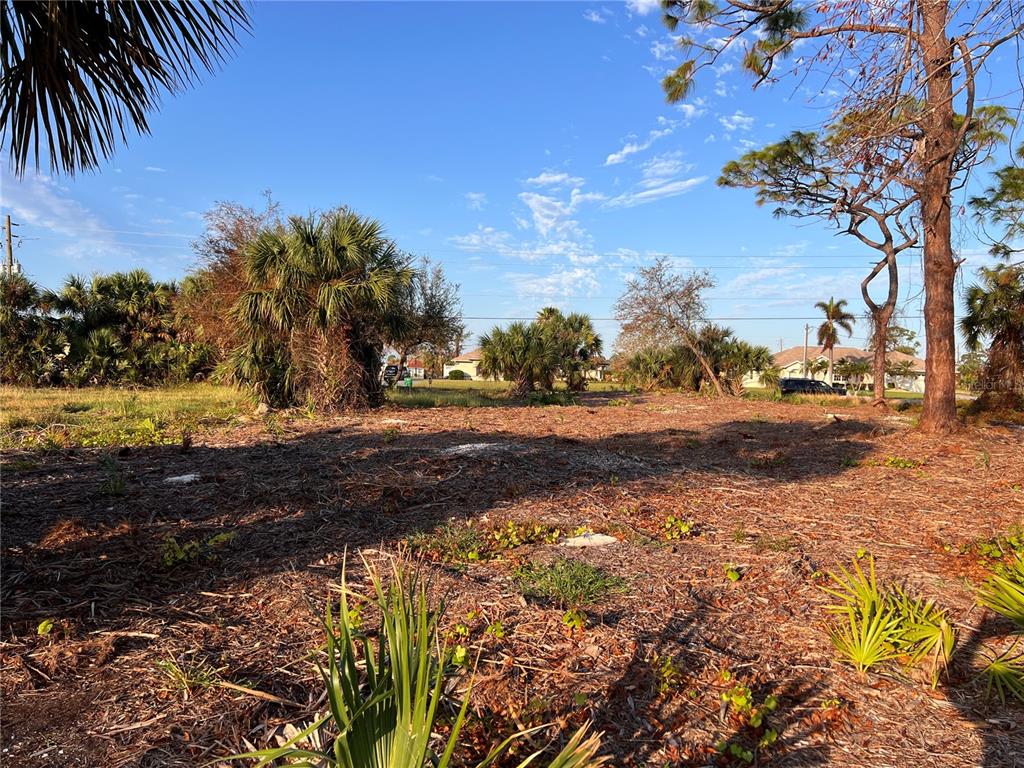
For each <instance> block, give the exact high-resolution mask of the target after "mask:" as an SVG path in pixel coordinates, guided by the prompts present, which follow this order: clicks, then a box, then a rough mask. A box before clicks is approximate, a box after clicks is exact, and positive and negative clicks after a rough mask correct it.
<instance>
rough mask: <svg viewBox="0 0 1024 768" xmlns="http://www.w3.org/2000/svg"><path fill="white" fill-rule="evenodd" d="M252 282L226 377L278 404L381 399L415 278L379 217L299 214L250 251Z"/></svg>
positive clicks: (237, 315) (238, 307)
mask: <svg viewBox="0 0 1024 768" xmlns="http://www.w3.org/2000/svg"><path fill="white" fill-rule="evenodd" d="M244 259H245V266H246V272H247V275H248V281H249V287H248V290H247V291H245V292H244V293H243V294H242V295H241V296H239V298H238V301H237V302H236V303H235V306H234V307H233V309H232V318H233V321H234V322H235V324H236V326H237V331H238V336H239V338H241V339H242V340H243V341H242V343H241V345H240V346H239V347H237V348H236V349H235V350H234V351H233V352H232V353H231V355H230V356H229V358H228V360H227V363H226V369H225V370H226V373H227V374H228V376H229V377H230V378H232V379H234V380H235V381H236V382H238V383H241V384H245V385H248V386H250V387H251V388H252V389H253V391H254V393H255V394H256V395H257V397H259V398H260V399H261V401H263V402H266V403H268V404H270V405H295V404H297V403H298V402H300V401H305V402H309V403H312V404H313V405H316V406H319V407H326V408H340V407H365V406H374V405H379V404H380V403H381V402H383V399H384V395H383V389H382V388H381V381H380V364H381V350H382V349H383V346H384V340H385V339H386V338H389V337H391V338H393V337H394V336H396V335H398V334H399V333H400V332H401V329H400V328H399V327H398V326H399V325H400V324H401V322H402V320H403V318H402V315H401V313H400V312H399V309H400V307H401V301H400V300H401V297H402V294H403V292H404V291H405V290H406V289H407V287H408V285H409V283H410V282H411V281H412V279H413V277H414V276H415V270H413V269H412V268H411V267H410V266H409V260H408V257H406V256H404V255H403V254H401V253H400V252H399V251H398V249H397V248H396V246H395V244H394V243H393V242H392V241H391V240H388V239H387V238H386V237H385V235H384V229H383V227H382V226H381V224H380V222H378V221H376V220H374V219H370V218H364V217H361V216H359V215H358V214H356V213H354V212H352V211H350V210H348V209H340V210H337V211H332V212H330V213H327V214H324V215H322V216H321V217H319V219H317V218H314V217H312V216H309V217H307V218H302V217H299V216H293V217H291V218H290V219H289V220H288V224H287V226H284V227H280V228H278V227H274V228H269V229H265V230H263V231H262V232H260V234H259V235H258V236H257V237H256V239H255V240H254V241H253V242H252V243H251V244H250V245H249V246H248V247H247V248H246V250H245V254H244Z"/></svg>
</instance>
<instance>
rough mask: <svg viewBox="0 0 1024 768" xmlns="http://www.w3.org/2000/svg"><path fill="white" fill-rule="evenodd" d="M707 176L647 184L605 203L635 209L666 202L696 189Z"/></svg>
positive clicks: (614, 206)
mask: <svg viewBox="0 0 1024 768" xmlns="http://www.w3.org/2000/svg"><path fill="white" fill-rule="evenodd" d="M707 178H708V177H707V176H696V177H694V178H692V179H676V180H674V181H668V180H665V181H663V182H661V183H657V184H646V185H643V186H644V187H645V188H644V189H641V190H638V191H634V192H625V193H623V194H621V195H617V196H616V197H613V198H612V199H611V200H609V201H608V202H607V203H605V206H606V207H608V208H633V207H635V206H638V205H644V204H645V203H653V202H655V201H657V200H664V199H665V198H668V197H676V196H677V195H682V194H685V193H686V192H689V191H690V190H691V189H693V188H694V187H696V186H698V185H700V184H702V183H704V182H705V181H707Z"/></svg>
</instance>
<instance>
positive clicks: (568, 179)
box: [526, 171, 584, 189]
mask: <svg viewBox="0 0 1024 768" xmlns="http://www.w3.org/2000/svg"><path fill="white" fill-rule="evenodd" d="M583 182H584V180H583V179H581V178H580V177H579V176H570V175H569V174H568V173H565V172H563V171H541V172H540V173H539V174H537V175H536V176H532V177H531V178H529V179H527V180H526V183H527V184H529V185H530V186H534V187H553V188H555V189H557V188H559V187H579V186H582V185H583Z"/></svg>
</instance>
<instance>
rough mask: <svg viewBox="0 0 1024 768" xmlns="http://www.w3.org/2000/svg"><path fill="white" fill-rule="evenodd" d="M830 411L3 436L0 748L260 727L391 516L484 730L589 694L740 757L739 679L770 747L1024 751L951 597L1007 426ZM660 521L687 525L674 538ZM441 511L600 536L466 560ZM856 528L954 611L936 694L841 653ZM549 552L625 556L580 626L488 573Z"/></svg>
mask: <svg viewBox="0 0 1024 768" xmlns="http://www.w3.org/2000/svg"><path fill="white" fill-rule="evenodd" d="M829 411H830V409H826V408H823V407H819V406H813V405H789V404H774V403H768V402H746V401H730V402H727V403H722V402H716V401H712V400H705V399H699V398H695V397H688V396H684V395H664V396H659V395H649V396H632V397H628V398H625V399H622V398H616V396H614V395H612V394H592V395H588V396H587V397H586V400H585V403H584V404H583V405H581V406H578V407H548V408H525V407H523V408H518V407H516V408H513V407H482V408H434V409H423V410H414V409H397V408H391V409H388V410H385V411H380V412H375V413H372V414H368V415H365V416H358V417H356V416H353V417H343V418H337V419H332V420H326V421H324V420H319V421H315V420H309V419H305V418H296V419H295V420H293V421H280V420H276V419H275V420H272V421H271V422H270V423H269V424H266V423H264V422H262V421H255V420H254V421H252V422H250V423H248V424H245V425H243V426H241V427H238V428H234V429H231V430H229V431H225V432H218V433H210V434H208V435H207V436H205V437H203V436H197V437H195V438H194V439H193V441H192V444H191V445H187V446H180V447H179V446H161V447H152V448H132V449H123V450H121V451H120V452H118V451H116V450H114V451H111V450H88V449H74V450H66V451H55V452H50V453H26V452H19V451H7V452H6V453H5V457H4V458H5V467H4V473H3V499H2V501H3V531H2V546H3V604H2V610H3V615H2V643H0V651H2V661H3V686H2V694H3V728H2V750H3V751H2V754H0V762H2V763H3V764H4V765H5V766H8V765H9V766H12V767H13V766H104V767H107V766H111V767H113V766H129V765H130V766H179V765H181V766H186V765H187V766H191V765H200V764H204V763H207V762H209V761H211V760H214V759H215V758H217V757H218V756H223V755H227V754H229V753H231V752H235V751H241V750H243V749H244V748H246V744H247V743H249V744H251V745H256V746H265V745H267V744H272V743H277V742H275V741H273V739H275V738H277V737H278V736H280V734H282V733H283V732H284V731H285V726H286V725H287V724H289V723H294V724H301V723H304V722H308V720H309V719H310V718H311V717H312V716H313V715H314V714H315V713H316V712H317V711H319V710H320V708H321V707H322V704H323V700H322V698H321V693H322V688H321V686H320V685H319V681H318V677H317V673H316V669H315V667H314V666H313V663H312V658H313V656H314V655H315V651H316V649H317V648H318V646H319V645H320V642H321V640H320V637H321V628H320V625H319V623H318V621H319V614H320V612H322V610H323V607H324V605H325V601H326V599H327V598H328V596H329V590H330V586H331V585H332V584H333V585H337V584H338V583H339V580H340V575H341V565H342V560H343V558H344V557H345V552H346V550H347V552H348V560H349V564H348V570H349V579H350V581H352V582H354V583H356V584H359V583H361V580H362V579H363V576H364V574H363V569H362V566H361V564H360V562H359V557H358V554H359V553H362V554H363V555H364V556H366V557H368V558H371V559H373V558H376V557H379V556H380V554H379V551H380V550H384V551H387V552H394V551H396V550H397V549H398V547H399V546H400V545H401V544H402V543H403V542H406V541H408V540H410V539H414V540H415V541H416V542H418V543H419V546H420V550H421V551H422V552H423V553H424V557H425V558H426V559H427V565H426V566H425V567H426V568H427V569H428V570H429V571H430V575H431V577H432V579H433V582H432V583H433V588H434V589H435V590H436V591H437V594H438V595H439V596H440V595H445V596H446V597H447V601H448V612H447V618H446V627H445V628H446V630H450V631H451V633H452V635H451V636H452V638H453V642H461V643H465V644H466V645H467V646H468V648H469V656H470V658H471V659H474V658H475V657H476V654H477V653H478V652H479V653H480V661H479V665H478V667H477V671H476V677H475V682H474V686H473V691H472V703H473V713H474V717H473V720H472V723H471V726H470V729H469V731H468V732H467V739H470V740H472V741H474V743H475V744H476V745H477V747H478V751H479V753H480V754H481V755H482V754H483V753H484V752H485V751H486V748H487V746H489V745H490V744H493V743H494V742H495V741H496V740H497V739H498V736H499V734H501V733H507V732H509V731H511V730H516V729H517V728H519V727H521V726H529V725H533V724H539V723H544V722H556V723H558V724H560V725H561V726H563V728H564V729H565V730H568V729H569V728H570V727H572V726H573V725H575V724H579V723H582V722H584V721H586V720H588V719H592V720H594V722H595V723H596V726H597V728H598V729H599V730H602V731H604V734H605V736H604V743H605V748H604V751H605V753H607V754H610V755H612V756H613V760H612V764H613V765H616V766H677V765H713V764H718V765H726V764H729V765H744V764H746V763H745V762H744V761H743V760H742V758H739V757H733V756H730V755H728V754H721V753H720V752H719V751H718V750H717V749H716V746H717V747H719V748H721V746H722V745H723V744H728V743H730V742H731V741H732V740H736V739H742V738H743V734H742V733H740V730H741V726H739V725H737V723H736V721H735V718H731V717H730V714H729V713H728V712H726V711H725V707H724V706H723V705H722V703H721V695H722V694H723V693H726V692H728V691H729V690H730V689H732V688H733V686H735V685H736V684H737V682H740V683H742V684H743V685H746V686H748V687H749V688H750V690H751V695H752V696H753V698H754V701H755V702H760V701H763V700H764V699H765V697H766V696H767V695H769V694H771V695H774V696H775V697H777V700H778V707H777V709H776V710H775V711H774V712H772V714H771V721H772V723H773V727H774V728H775V729H776V730H777V731H778V734H779V736H778V740H777V741H776V742H775V743H774V744H772V745H769V746H766V747H765V748H764V749H763V750H762V751H761V753H760V755H759V757H758V760H759V762H760V764H762V765H768V764H770V765H793V766H810V765H844V766H899V768H909V767H910V766H986V767H988V768H995V767H996V766H1015V765H1024V708H1022V707H1021V706H1020V705H1017V704H1013V703H1007V704H1005V705H1004V704H1000V703H999V702H998V701H996V700H994V699H992V698H987V697H986V695H985V693H986V691H985V683H984V681H981V680H979V679H978V678H977V670H978V668H979V667H980V666H981V664H982V660H983V658H984V655H985V654H986V653H991V652H992V651H1002V650H1005V649H1006V648H1007V647H1009V646H1010V645H1011V643H1012V635H1011V632H1012V630H1011V627H1010V626H1009V625H1008V624H1004V623H1003V621H1002V620H1001V619H997V618H996V617H995V615H994V614H992V613H990V612H987V611H986V610H983V609H980V608H978V607H976V606H975V605H974V601H973V597H972V592H971V591H970V585H971V584H977V583H978V582H979V581H980V580H981V579H983V578H984V577H985V574H986V570H985V568H984V567H983V564H982V563H981V562H980V559H979V556H978V554H977V552H976V551H975V548H973V547H972V543H974V542H976V541H979V540H987V539H992V538H994V537H997V536H999V535H1001V534H1005V533H1006V532H1007V531H1008V530H1010V529H1011V528H1012V526H1013V525H1015V524H1020V523H1022V522H1024V431H1022V430H1021V429H1020V428H1019V427H1011V426H991V427H987V428H984V429H975V428H971V429H968V430H966V431H964V432H963V433H961V434H959V435H957V436H956V437H954V438H951V439H947V440H942V441H938V442H936V441H934V440H931V439H929V438H926V437H924V436H922V435H920V434H918V433H916V432H915V431H913V429H912V428H911V426H910V424H909V419H906V418H904V417H903V416H900V415H899V414H895V413H890V414H888V415H885V414H879V413H878V412H876V411H873V410H871V409H870V408H869V407H868V406H861V407H857V408H845V409H842V408H840V409H836V410H834V415H832V414H831V413H830V412H829ZM836 417H838V418H836ZM190 473H197V474H198V475H199V479H198V480H197V481H196V482H192V483H182V484H175V483H168V482H166V478H169V477H174V476H182V475H186V474H190ZM669 516H674V517H676V518H678V519H686V520H688V521H692V522H693V523H695V526H694V529H693V531H692V532H691V533H696V534H697V535H689V533H688V534H686V535H681V536H680V537H679V538H666V525H667V526H668V532H669V533H671V532H672V530H673V529H672V524H671V522H670V521H668V518H669ZM452 518H454V519H455V520H456V521H457V522H458V523H459V524H460V526H461V525H464V522H465V521H468V522H470V523H471V524H472V530H473V531H474V532H477V533H478V534H479V535H480V536H482V537H484V538H485V539H486V538H491V537H492V533H493V530H495V529H500V528H501V527H502V526H504V525H505V524H506V523H507V522H508V521H513V522H530V523H534V522H536V523H540V524H542V525H543V526H547V527H549V528H558V529H559V530H560V531H562V532H564V533H569V534H571V533H573V532H575V531H576V530H577V529H580V528H588V529H589V530H591V531H594V532H599V533H606V534H610V535H612V536H614V537H615V538H616V539H617V541H616V543H614V544H609V545H607V546H603V547H595V548H586V549H568V548H565V547H560V546H558V545H556V544H553V543H550V542H548V541H543V540H542V541H538V542H534V543H530V544H524V545H522V546H515V547H509V548H508V549H506V550H504V551H502V552H500V553H499V554H500V555H501V556H500V557H491V558H480V559H472V558H460V557H459V556H458V552H456V551H455V550H454V549H448V550H447V551H446V546H447V545H446V544H444V540H441V539H439V538H438V537H437V536H434V537H431V536H426V537H422V536H421V537H419V538H416V534H417V533H418V532H427V533H429V532H433V531H435V530H436V529H438V528H439V527H440V526H443V525H444V524H445V522H446V521H448V520H449V519H452ZM451 530H463V528H460V527H451V528H449V531H451ZM171 540H173V542H174V544H171V543H170V542H171ZM432 541H434V542H441V543H440V544H439V545H437V546H432V545H431V542H432ZM175 546H176V547H177V549H175ZM858 551H859V553H860V555H861V556H862V558H863V557H864V556H865V554H866V553H870V554H871V555H873V556H874V558H875V562H876V565H877V568H878V572H879V575H880V577H882V578H885V579H895V580H897V581H900V582H902V583H904V584H905V585H906V586H907V587H908V588H910V589H911V590H912V591H913V592H914V593H916V594H919V595H921V596H924V597H934V598H935V599H936V600H937V601H938V603H939V604H940V605H941V606H943V607H945V608H947V609H948V610H949V614H950V617H951V618H952V619H953V620H954V621H955V623H956V626H957V629H958V632H959V637H958V642H957V652H956V654H955V656H954V661H953V665H952V668H951V669H950V671H949V675H948V678H947V679H944V680H942V681H941V682H940V684H939V685H938V687H937V688H936V689H935V690H932V689H931V687H930V686H929V684H928V683H927V682H926V681H924V680H923V679H920V678H918V677H916V676H915V675H914V674H913V673H910V672H903V671H901V669H900V667H899V666H898V665H894V666H891V667H886V668H884V669H882V670H881V671H879V672H878V673H875V672H870V673H868V674H867V675H865V676H860V675H858V674H857V673H856V672H855V671H854V670H853V669H852V668H850V667H848V666H845V665H843V664H842V663H840V662H839V661H837V660H836V657H835V653H834V651H833V648H832V645H831V643H830V641H829V637H828V634H827V632H826V630H825V627H824V621H825V619H826V614H825V612H824V611H823V607H824V606H825V605H826V604H827V603H828V602H829V600H830V599H829V597H828V596H827V595H826V594H824V593H823V592H822V591H821V589H820V588H819V587H820V585H822V584H824V583H826V579H825V576H824V575H823V574H824V573H825V572H826V571H829V570H834V569H835V568H836V567H837V566H838V565H841V564H849V563H850V562H851V560H852V559H853V558H854V557H855V556H856V554H857V553H858ZM560 555H562V556H567V557H572V558H580V559H585V560H587V561H589V562H590V563H592V564H595V565H599V566H601V567H602V568H604V569H605V570H606V571H608V572H609V573H611V574H613V575H615V576H618V577H621V579H622V580H624V582H625V587H624V588H623V589H621V590H619V591H617V592H615V593H614V594H612V595H611V596H609V597H606V598H604V599H603V600H601V601H600V602H599V603H597V604H596V605H593V606H590V607H588V608H587V610H586V621H585V625H584V626H583V627H582V628H581V627H575V628H574V627H570V626H567V624H566V623H565V621H564V620H563V615H564V613H565V612H564V610H562V608H560V607H558V606H556V605H552V604H549V603H545V602H543V601H537V600H534V599H529V600H528V599H526V598H524V597H523V596H522V594H521V593H520V591H519V590H518V589H517V585H516V582H515V581H514V580H513V579H512V577H511V575H512V573H513V570H514V569H515V567H516V566H517V565H518V564H522V563H524V562H527V561H535V562H548V561H551V560H553V559H554V558H556V557H558V556H560ZM727 572H728V573H727ZM730 575H733V576H735V577H738V578H737V579H736V580H733V579H732V578H730V577H729V576H730ZM370 620H371V621H372V618H370ZM499 625H500V627H501V628H502V631H501V632H495V631H493V628H494V627H495V626H499ZM488 627H490V628H492V631H490V632H486V631H485V629H486V628H488ZM175 670H179V671H181V670H184V672H185V676H186V678H187V679H186V680H185V682H182V681H181V680H177V681H176V680H175V679H174V677H175ZM467 677H468V675H464V676H463V678H462V680H463V682H465V680H466V678H467ZM550 735H551V733H550V732H549V733H548V735H547V736H545V737H544V738H547V737H548V736H550ZM537 738H539V737H537ZM543 743H545V742H544V739H543V738H540V739H539V740H538V741H537V745H538V746H540V745H542V744H543Z"/></svg>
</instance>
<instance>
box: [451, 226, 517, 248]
mask: <svg viewBox="0 0 1024 768" xmlns="http://www.w3.org/2000/svg"><path fill="white" fill-rule="evenodd" d="M451 241H452V242H453V243H455V245H457V246H458V247H459V248H462V249H463V250H466V251H483V250H487V251H496V252H498V253H509V252H511V251H514V250H515V243H514V238H513V237H512V235H510V234H509V233H508V232H502V231H500V230H497V229H495V228H494V227H484V226H477V228H476V231H475V232H470V233H469V234H468V235H456V236H455V237H452V238H451Z"/></svg>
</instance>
